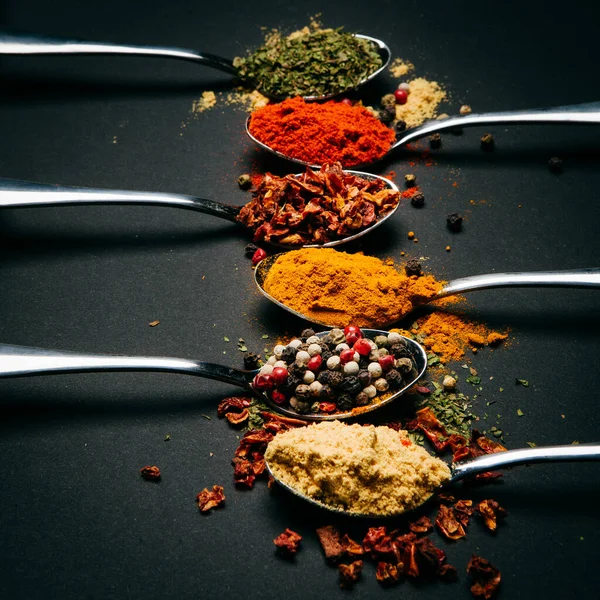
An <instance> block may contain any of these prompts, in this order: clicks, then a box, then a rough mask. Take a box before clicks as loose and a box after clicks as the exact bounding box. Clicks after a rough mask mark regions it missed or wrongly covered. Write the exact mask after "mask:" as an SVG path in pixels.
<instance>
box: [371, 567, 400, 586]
mask: <svg viewBox="0 0 600 600" xmlns="http://www.w3.org/2000/svg"><path fill="white" fill-rule="evenodd" d="M400 575H401V573H400V571H398V567H396V565H393V564H392V563H388V562H383V561H381V562H379V563H377V571H376V573H375V577H376V579H377V581H379V583H381V585H385V586H392V585H396V584H397V583H398V582H399V581H400Z"/></svg>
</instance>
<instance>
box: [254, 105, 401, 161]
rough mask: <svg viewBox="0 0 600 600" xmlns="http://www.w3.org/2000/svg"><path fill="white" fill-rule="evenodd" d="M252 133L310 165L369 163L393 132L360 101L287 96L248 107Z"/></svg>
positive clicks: (389, 141) (382, 151)
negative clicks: (258, 107) (348, 101)
mask: <svg viewBox="0 0 600 600" xmlns="http://www.w3.org/2000/svg"><path fill="white" fill-rule="evenodd" d="M249 130H250V133H251V134H252V135H253V136H254V137H255V138H256V139H257V140H259V141H261V142H262V143H264V144H266V145H267V146H269V147H270V148H273V149H274V150H277V151H278V152H281V153H282V154H285V155H286V156H290V157H292V158H295V159H298V160H302V161H304V162H307V163H309V164H311V165H322V164H325V163H331V162H340V163H342V166H344V167H352V166H355V165H361V164H367V163H371V162H373V161H375V160H377V159H379V158H381V157H382V156H383V155H384V154H386V152H387V151H388V150H389V149H390V147H391V145H392V144H393V143H394V140H395V134H394V132H393V131H392V130H391V129H390V128H389V127H386V126H385V125H384V124H383V123H381V121H379V120H378V119H376V118H375V117H374V116H373V115H372V114H371V113H370V112H369V111H368V110H367V109H366V108H365V107H364V106H360V105H354V106H349V105H348V104H346V103H344V102H337V101H335V100H329V101H328V102H324V103H316V102H305V101H304V100H303V99H302V98H299V97H298V98H289V99H287V100H284V101H283V102H281V103H279V104H268V105H267V106H265V107H263V108H260V109H258V110H256V111H254V112H253V113H252V116H251V117H250V124H249Z"/></svg>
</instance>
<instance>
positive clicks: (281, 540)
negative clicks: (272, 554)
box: [273, 528, 302, 558]
mask: <svg viewBox="0 0 600 600" xmlns="http://www.w3.org/2000/svg"><path fill="white" fill-rule="evenodd" d="M301 541H302V536H301V535H300V534H298V533H296V532H295V531H292V530H291V529H289V528H288V529H286V530H285V531H284V532H283V533H280V534H279V535H278V536H277V537H276V538H275V539H274V540H273V543H274V544H275V546H276V547H277V552H279V553H280V554H281V555H282V556H285V557H287V558H290V557H292V556H293V555H294V554H296V552H298V550H299V548H300V542H301Z"/></svg>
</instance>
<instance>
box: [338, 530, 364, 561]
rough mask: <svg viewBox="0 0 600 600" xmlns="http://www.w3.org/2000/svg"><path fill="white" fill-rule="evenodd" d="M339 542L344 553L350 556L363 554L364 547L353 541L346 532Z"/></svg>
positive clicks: (354, 556)
mask: <svg viewBox="0 0 600 600" xmlns="http://www.w3.org/2000/svg"><path fill="white" fill-rule="evenodd" d="M341 544H342V548H343V549H344V553H345V554H346V555H347V556H350V557H351V558H356V557H357V556H363V554H364V553H365V549H364V548H363V547H362V546H361V545H360V544H359V543H358V542H355V541H354V540H353V539H352V538H351V537H350V536H349V535H348V534H347V533H345V534H344V535H343V536H342V539H341Z"/></svg>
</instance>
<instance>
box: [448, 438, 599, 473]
mask: <svg viewBox="0 0 600 600" xmlns="http://www.w3.org/2000/svg"><path fill="white" fill-rule="evenodd" d="M596 460H600V444H577V445H570V446H545V447H542V448H524V449H521V450H508V451H506V452H496V453H495V454H486V455H485V456H479V457H477V458H475V459H473V460H469V461H466V462H464V463H457V464H455V465H453V466H452V478H451V481H452V482H454V481H459V480H460V479H463V478H464V477H469V476H472V475H477V474H479V473H486V472H487V471H494V470H496V469H500V468H503V467H516V466H517V465H529V464H533V463H539V462H564V461H571V462H575V461H596Z"/></svg>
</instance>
